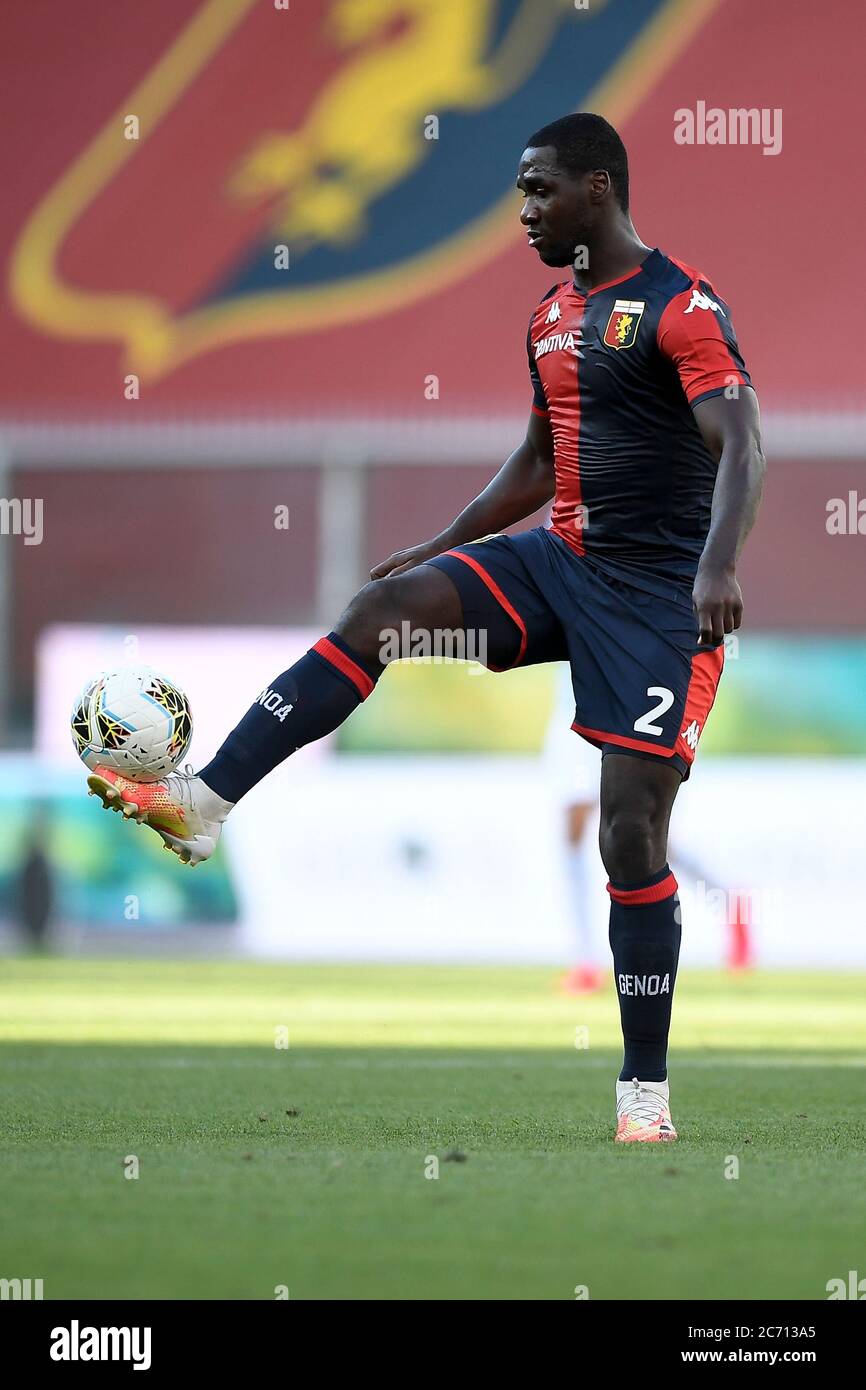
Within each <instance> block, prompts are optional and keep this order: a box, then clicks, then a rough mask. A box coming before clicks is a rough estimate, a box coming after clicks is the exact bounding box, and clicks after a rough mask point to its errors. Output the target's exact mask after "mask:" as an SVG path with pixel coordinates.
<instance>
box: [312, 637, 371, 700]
mask: <svg viewBox="0 0 866 1390" xmlns="http://www.w3.org/2000/svg"><path fill="white" fill-rule="evenodd" d="M310 651H311V652H316V653H317V655H318V656H323V657H324V658H325V660H326V661H328V662H330V664H331V665H332V666H335V667H336V669H337V670H338V671H340V672H342V674H343V675H344V676H348V678H349V680H350V681H351V682H352V684H353V685H354V687H355V689H356V690H357V692H358V694H359V695H360V697H361V699H362V700H366V698H367V696H368V695H370V694H372V691H373V682H372V681H371V679H370V677H369V676H368V675H367V672H366V671H365V670H364V669H363V667H361V666H359V665H358V663H357V661H353V660H352V658H351V657H350V656H346V653H345V652H342V651H340V648H339V647H335V646H334V644H333V642H331V641H329V640H328V638H327V637H320V638H319V640H318V642H317V643H316V644H315V646H313V647H311V648H310Z"/></svg>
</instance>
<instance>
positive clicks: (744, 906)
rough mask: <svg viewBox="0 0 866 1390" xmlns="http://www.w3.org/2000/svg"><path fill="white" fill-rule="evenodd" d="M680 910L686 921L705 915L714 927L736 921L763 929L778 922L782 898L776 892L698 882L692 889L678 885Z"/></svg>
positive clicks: (746, 925) (773, 889)
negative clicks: (698, 915) (723, 886)
mask: <svg viewBox="0 0 866 1390" xmlns="http://www.w3.org/2000/svg"><path fill="white" fill-rule="evenodd" d="M677 892H678V894H679V899H680V908H681V911H682V912H683V913H685V917H686V920H687V921H688V920H689V918H690V917H691V916H692V914H693V913H695V914H696V915H697V914H700V915H703V914H706V915H707V916H708V917H709V919H710V921H711V922H713V923H714V924H715V925H716V926H719V927H724V926H727V925H728V924H729V923H731V922H739V923H740V924H741V925H742V926H744V927H753V926H766V925H767V924H768V923H770V922H772V921H774V920H776V921H778V920H780V915H781V912H782V909H783V905H784V903H783V898H782V894H781V892H779V890H778V889H775V888H772V889H766V888H720V887H713V886H712V885H711V884H707V883H705V882H704V881H703V879H698V880H697V881H696V882H695V884H694V886H693V887H690V886H689V884H680V886H679V888H678V890H677Z"/></svg>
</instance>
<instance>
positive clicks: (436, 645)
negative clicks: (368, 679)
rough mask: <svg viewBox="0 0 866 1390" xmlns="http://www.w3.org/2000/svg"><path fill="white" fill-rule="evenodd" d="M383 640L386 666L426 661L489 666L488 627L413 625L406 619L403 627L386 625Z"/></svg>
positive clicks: (381, 660)
mask: <svg viewBox="0 0 866 1390" xmlns="http://www.w3.org/2000/svg"><path fill="white" fill-rule="evenodd" d="M379 642H380V647H379V660H380V662H381V663H382V665H383V666H387V664H388V662H389V661H411V662H415V663H420V662H425V663H430V664H432V665H434V666H442V665H446V664H449V665H450V663H451V662H454V661H473V662H477V663H478V665H479V666H486V665H487V632H486V629H484V628H472V627H469V628H462V627H461V628H450V627H432V628H425V627H413V626H412V624H411V623H410V622H409V620H408V619H407V618H404V620H403V622H402V623H401V624H400V627H399V629H398V628H395V627H386V628H383V629H382V631H381V632H380V633H379ZM476 669H477V668H476Z"/></svg>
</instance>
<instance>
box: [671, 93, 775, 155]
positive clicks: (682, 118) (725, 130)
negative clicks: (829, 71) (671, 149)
mask: <svg viewBox="0 0 866 1390" xmlns="http://www.w3.org/2000/svg"><path fill="white" fill-rule="evenodd" d="M674 141H675V142H676V144H678V145H761V146H762V147H763V152H764V154H780V153H781V151H782V108H781V106H774V107H769V106H760V107H759V106H748V107H746V106H731V107H728V108H727V110H726V109H725V108H724V107H721V106H707V103H706V102H705V101H698V102H696V103H695V109H694V110H692V109H691V107H688V106H680V107H679V108H678V109H677V110H676V111H675V112H674Z"/></svg>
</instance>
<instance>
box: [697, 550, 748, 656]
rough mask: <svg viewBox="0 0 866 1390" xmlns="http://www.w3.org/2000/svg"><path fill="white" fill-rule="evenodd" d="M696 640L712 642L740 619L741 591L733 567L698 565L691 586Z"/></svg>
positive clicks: (741, 612)
mask: <svg viewBox="0 0 866 1390" xmlns="http://www.w3.org/2000/svg"><path fill="white" fill-rule="evenodd" d="M692 603H693V604H694V609H695V616H696V618H697V620H698V644H699V646H702V647H709V646H715V644H716V643H718V642H723V641H724V639H725V633H727V632H734V631H736V629H737V628H738V627H739V626H740V623H741V622H742V621H743V595H742V592H741V590H740V586H739V584H738V583H737V576H736V575H735V574H734V571H733V568H730V569H728V568H725V567H715V566H712V565H700V566H699V567H698V572H697V575H696V576H695V587H694V589H693V590H692Z"/></svg>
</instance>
